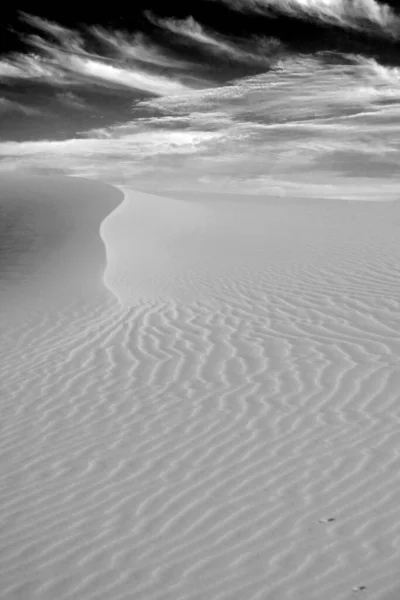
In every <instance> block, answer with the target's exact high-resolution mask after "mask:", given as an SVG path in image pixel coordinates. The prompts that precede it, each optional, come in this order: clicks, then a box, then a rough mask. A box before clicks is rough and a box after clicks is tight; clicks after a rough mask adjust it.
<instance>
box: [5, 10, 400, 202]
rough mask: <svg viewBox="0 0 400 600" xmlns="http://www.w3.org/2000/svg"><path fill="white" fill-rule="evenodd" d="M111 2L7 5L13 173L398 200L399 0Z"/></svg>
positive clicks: (8, 156) (157, 186) (156, 186)
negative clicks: (98, 4) (98, 5)
mask: <svg viewBox="0 0 400 600" xmlns="http://www.w3.org/2000/svg"><path fill="white" fill-rule="evenodd" d="M112 4H113V7H112V8H110V7H107V6H106V5H105V6H104V8H96V11H93V9H92V10H91V9H89V8H87V9H82V8H69V7H68V6H67V5H66V6H63V7H61V8H59V7H57V6H54V7H53V8H52V9H49V8H48V7H45V6H44V5H43V7H42V8H40V4H39V3H37V4H36V8H35V11H34V12H32V9H30V8H29V7H28V6H24V5H22V4H21V5H20V6H19V7H18V8H6V9H5V10H3V9H2V13H3V20H2V23H1V25H0V172H10V171H11V172H13V171H15V170H19V169H24V170H28V171H30V172H34V173H43V174H46V173H49V174H51V173H61V174H66V175H72V176H83V177H90V178H95V179H100V180H104V181H106V182H109V183H111V184H115V185H124V186H130V187H132V188H134V189H135V188H136V189H141V190H149V191H153V192H157V193H162V192H165V191H168V192H171V191H174V190H175V191H185V190H193V191H202V192H221V193H229V192H231V193H236V194H237V193H239V194H252V195H265V194H272V195H275V196H276V195H278V196H289V197H293V196H304V197H313V198H332V199H357V200H365V199H366V200H386V199H388V200H392V199H396V198H397V194H398V190H399V189H400V187H399V183H400V181H399V175H398V165H399V149H400V122H399V117H400V9H396V3H395V2H386V3H383V2H380V1H378V0H193V1H192V2H190V3H185V4H186V5H187V6H185V7H183V6H182V4H183V3H182V2H173V1H171V2H165V0H164V1H163V2H161V1H153V2H151V1H150V2H145V3H144V2H143V3H142V2H140V1H138V2H135V8H134V9H132V8H130V9H127V8H126V5H125V7H124V6H123V5H122V3H121V5H120V3H119V2H113V3H112ZM125 4H126V3H125Z"/></svg>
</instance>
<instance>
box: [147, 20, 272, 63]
mask: <svg viewBox="0 0 400 600" xmlns="http://www.w3.org/2000/svg"><path fill="white" fill-rule="evenodd" d="M147 16H148V19H149V20H150V21H151V22H152V23H154V24H156V25H158V26H159V27H161V28H162V29H164V30H165V31H168V32H169V33H171V34H172V35H174V36H177V37H178V38H181V39H183V40H185V41H186V42H187V43H192V44H193V45H194V46H198V47H200V48H204V49H205V50H206V51H207V52H208V53H210V54H211V55H217V56H219V57H222V58H226V59H229V60H232V61H235V62H237V63H243V64H249V65H252V66H255V65H259V66H264V67H269V66H270V65H271V62H272V61H273V60H274V59H276V57H277V55H278V54H279V53H280V52H282V50H283V46H282V43H281V42H279V40H277V39H275V38H261V37H251V38H247V39H239V38H235V37H232V36H230V37H228V36H224V35H222V34H218V33H217V32H215V31H211V30H208V29H207V28H205V27H203V26H202V25H201V24H200V23H197V22H196V21H195V20H194V19H193V17H188V18H187V19H172V18H169V19H160V18H157V17H155V16H154V15H151V14H149V13H147Z"/></svg>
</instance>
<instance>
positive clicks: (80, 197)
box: [0, 172, 122, 304]
mask: <svg viewBox="0 0 400 600" xmlns="http://www.w3.org/2000/svg"><path fill="white" fill-rule="evenodd" d="M121 199H122V194H121V193H120V192H119V190H117V189H116V188H114V187H112V186H109V185H107V184H103V183H98V182H96V181H92V180H88V179H83V178H71V177H62V176H38V175H32V174H30V173H24V172H21V173H16V174H8V175H5V174H3V175H1V177H0V211H1V225H0V283H1V288H2V293H3V294H6V293H7V292H8V293H10V294H11V295H12V296H13V298H14V301H15V299H16V297H19V298H20V299H22V298H23V297H25V298H26V299H27V300H28V301H29V302H33V301H34V300H35V298H37V299H38V300H40V299H41V301H42V302H54V303H55V304H57V303H59V302H65V301H68V299H72V298H74V297H75V298H76V297H78V296H79V297H80V298H81V300H84V298H85V297H86V296H90V295H91V294H93V293H96V294H98V293H99V291H100V289H101V285H102V277H103V272H104V270H105V269H106V256H105V248H104V244H103V242H102V240H101V237H100V235H99V229H100V227H101V223H102V221H103V220H104V219H105V218H106V217H107V215H108V214H109V213H110V212H112V211H113V210H114V209H115V208H116V206H118V204H119V203H120V202H121Z"/></svg>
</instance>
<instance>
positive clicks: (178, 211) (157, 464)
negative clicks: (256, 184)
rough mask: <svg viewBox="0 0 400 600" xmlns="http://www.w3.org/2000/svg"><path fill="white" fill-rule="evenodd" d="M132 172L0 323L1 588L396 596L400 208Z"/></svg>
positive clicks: (224, 597)
mask: <svg viewBox="0 0 400 600" xmlns="http://www.w3.org/2000/svg"><path fill="white" fill-rule="evenodd" d="M124 191H125V193H126V195H125V199H124V202H123V203H122V204H120V205H119V207H118V208H117V209H116V210H115V211H114V212H112V213H111V214H109V216H108V217H107V218H106V219H105V220H103V222H102V225H101V236H102V238H103V241H104V243H105V246H106V255H107V269H106V273H105V283H106V285H107V286H108V287H109V288H110V289H111V290H112V291H113V293H114V294H115V295H116V296H117V297H118V298H119V300H120V304H119V305H118V304H117V303H116V302H114V301H113V299H112V297H111V295H109V296H107V295H106V294H104V293H103V294H102V293H99V290H98V289H97V287H96V285H97V284H95V283H94V281H93V279H92V280H90V279H89V280H88V281H89V283H90V285H89V284H88V288H87V290H86V295H85V294H82V291H81V288H80V287H79V286H76V287H74V286H70V288H69V289H70V295H69V296H68V298H65V297H64V296H66V295H67V294H66V291H65V293H64V296H63V301H62V302H61V301H60V302H59V304H57V303H56V302H54V301H53V302H52V303H51V305H49V306H45V305H42V306H41V307H40V311H38V312H37V314H36V315H32V314H29V313H28V312H27V313H26V314H25V316H24V318H23V319H21V320H20V321H19V322H18V323H14V322H13V323H11V324H10V325H9V326H8V327H5V328H4V329H3V330H2V342H1V345H0V365H1V372H0V381H1V382H2V385H3V386H4V389H5V392H4V393H3V395H2V398H3V400H2V403H1V409H2V417H1V420H0V422H1V424H2V432H1V436H0V453H1V461H2V479H1V483H2V485H3V486H4V487H3V491H2V501H1V507H0V519H1V521H2V523H3V531H2V536H1V542H0V543H1V546H2V551H3V553H2V558H1V560H0V570H1V581H2V597H4V598H5V599H6V600H11V599H12V600H14V598H40V600H53V599H54V598H57V599H59V600H64V599H72V598H80V599H82V600H85V599H89V598H90V599H91V600H94V599H96V600H109V599H110V598H113V600H131V599H132V598H135V600H243V598H246V599H249V600H264V599H266V598H268V600H269V599H272V600H275V599H276V600H320V598H321V597H325V598H329V599H330V600H347V599H350V598H353V597H360V598H368V600H387V598H388V597H389V598H390V597H391V596H390V594H391V593H392V591H393V589H395V586H396V583H397V584H398V583H399V575H398V562H399V552H400V550H399V547H400V509H399V502H398V499H399V492H398V490H399V467H400V462H399V461H400V459H399V456H400V412H399V411H400V408H399V403H398V390H399V385H400V369H399V367H400V362H399V355H400V335H399V326H400V300H399V277H398V275H399V273H400V249H399V246H398V236H397V226H398V225H397V224H398V223H399V222H400V205H398V204H396V203H382V204H379V205H378V204H371V203H368V204H364V203H346V202H344V203H340V204H335V203H331V204H328V203H322V204H318V203H316V202H311V203H307V202H300V201H299V202H298V203H296V202H290V203H289V202H285V201H282V202H280V203H279V202H275V201H267V199H266V201H265V203H264V204H262V203H257V204H256V203H254V202H250V201H248V202H247V203H245V199H243V202H229V201H222V202H215V203H209V202H208V203H207V202H201V201H196V202H189V201H187V202H185V201H184V200H181V201H178V200H168V199H166V198H159V197H158V198H157V197H155V196H150V195H146V194H141V193H140V194H139V193H134V192H129V193H127V190H124ZM96 282H97V279H96ZM63 289H64V290H67V289H68V288H67V286H66V285H65V286H64V288H63ZM67 299H68V302H67V301H66V300H67ZM39 314H40V315H42V318H41V319H40V318H38V315H39ZM16 340H18V344H17V347H16V344H15V342H16Z"/></svg>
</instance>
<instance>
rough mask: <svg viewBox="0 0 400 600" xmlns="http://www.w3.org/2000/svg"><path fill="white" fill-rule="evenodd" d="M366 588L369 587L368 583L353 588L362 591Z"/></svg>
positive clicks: (354, 590)
mask: <svg viewBox="0 0 400 600" xmlns="http://www.w3.org/2000/svg"><path fill="white" fill-rule="evenodd" d="M366 589H367V586H366V585H359V586H357V587H354V588H353V592H362V590H366Z"/></svg>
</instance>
